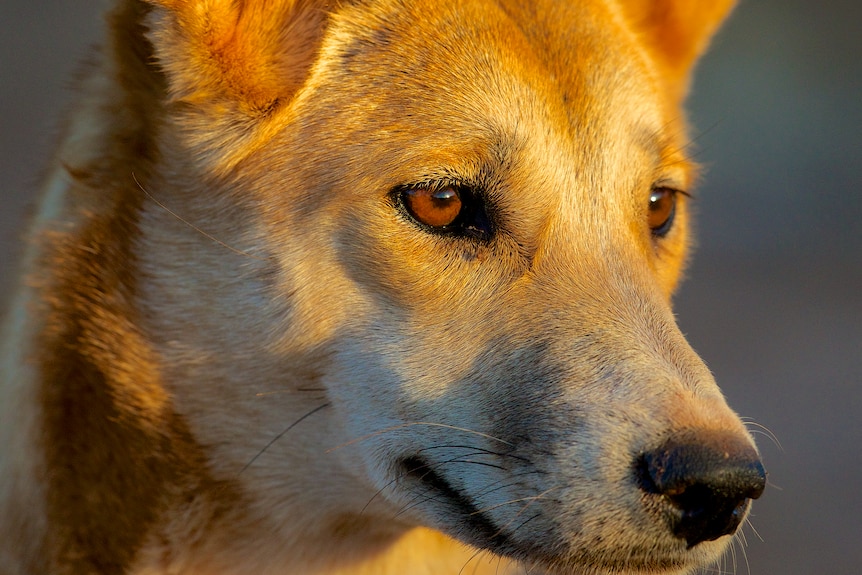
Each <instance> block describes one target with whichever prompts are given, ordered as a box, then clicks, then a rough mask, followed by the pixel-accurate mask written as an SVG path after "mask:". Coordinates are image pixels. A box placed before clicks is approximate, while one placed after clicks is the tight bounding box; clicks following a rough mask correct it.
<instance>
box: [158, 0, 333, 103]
mask: <svg viewBox="0 0 862 575" xmlns="http://www.w3.org/2000/svg"><path fill="white" fill-rule="evenodd" d="M150 3H151V4H153V5H154V6H155V10H153V13H152V14H151V16H150V18H149V21H148V24H149V27H150V39H151V41H152V44H153V47H154V51H155V57H156V59H157V61H158V63H159V64H160V66H161V67H162V69H163V70H164V71H165V73H166V75H167V77H168V82H169V89H170V95H171V98H172V99H173V100H174V101H182V102H185V103H189V104H193V105H196V106H203V107H206V105H207V104H214V105H217V106H219V107H221V106H224V105H229V106H231V107H234V106H235V107H238V108H240V109H241V110H243V111H245V112H247V113H250V114H253V115H260V114H266V113H268V112H270V111H272V110H273V109H274V108H276V107H278V105H279V103H281V102H284V101H287V100H289V99H290V98H291V97H292V96H293V95H294V94H295V92H296V91H297V90H298V89H299V88H300V87H301V86H302V84H303V82H304V81H305V78H306V76H307V74H308V71H309V69H310V67H311V65H312V63H313V61H314V58H315V55H316V53H317V48H318V46H319V44H320V39H321V37H322V35H323V30H324V27H325V25H326V21H327V17H328V16H327V15H328V10H327V9H328V2H326V1H323V0H321V1H315V0H265V1H264V0H261V1H242V0H150Z"/></svg>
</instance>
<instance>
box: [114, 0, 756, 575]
mask: <svg viewBox="0 0 862 575" xmlns="http://www.w3.org/2000/svg"><path fill="white" fill-rule="evenodd" d="M153 4H154V5H155V6H154V8H153V9H152V11H151V12H150V13H149V14H148V16H147V19H146V25H147V27H148V29H149V32H148V39H149V42H151V43H152V49H153V57H154V59H155V61H156V62H157V63H158V65H159V66H160V69H161V71H162V72H161V73H163V76H161V75H160V76H159V80H158V81H159V82H161V81H164V83H165V90H166V92H165V96H164V97H163V99H162V100H161V101H160V102H159V103H158V104H157V105H154V106H155V107H154V108H153V110H152V111H150V112H146V113H147V114H149V115H150V116H151V117H152V118H156V120H154V121H153V125H157V126H158V127H159V128H158V131H157V134H156V135H155V136H154V138H153V148H152V149H153V150H156V151H155V152H152V153H150V154H149V155H148V156H147V158H148V159H146V160H140V159H132V155H131V154H130V159H129V162H130V163H132V164H134V163H137V164H138V165H140V164H141V163H142V162H143V163H146V167H145V168H141V169H140V171H139V173H140V182H141V186H142V187H143V188H145V189H146V190H147V191H148V193H150V194H152V196H153V197H155V198H158V199H159V200H160V201H161V202H163V205H157V204H155V203H153V202H144V207H143V208H142V210H143V212H142V215H141V217H140V218H139V220H138V221H139V225H140V228H141V238H142V239H141V240H140V241H139V242H137V243H136V244H135V245H136V248H135V249H136V260H135V261H136V262H137V265H139V266H140V268H141V271H142V274H141V277H142V278H143V279H142V280H141V284H142V286H141V288H140V291H139V296H140V299H141V301H142V302H143V303H142V304H141V305H142V307H143V309H144V313H142V314H141V315H142V317H143V318H144V321H145V322H146V324H147V327H146V331H148V332H149V333H156V334H159V335H158V337H157V338H156V339H157V342H156V344H155V345H156V347H157V355H158V357H160V358H163V359H162V363H163V366H164V367H163V378H164V380H165V381H166V382H169V383H166V386H167V387H168V390H169V392H170V396H171V397H172V398H174V399H173V401H174V402H175V404H176V409H177V411H178V412H179V413H180V414H181V415H182V416H183V417H184V418H185V419H186V420H187V421H188V425H189V428H190V430H191V432H192V433H193V435H194V436H195V437H196V438H198V441H199V442H200V443H201V444H202V445H206V446H208V447H207V448H208V449H210V450H211V454H212V455H211V459H212V461H213V466H214V467H215V469H216V472H218V473H222V472H223V473H232V474H234V475H236V474H237V473H238V472H239V471H240V470H242V472H241V473H239V483H240V485H241V489H242V490H244V491H245V492H247V493H249V494H251V495H246V500H247V501H251V502H252V503H251V504H250V505H252V506H257V508H259V509H263V510H265V512H266V513H267V514H269V515H270V516H271V517H273V518H274V524H276V525H282V526H284V525H290V524H295V521H296V520H295V518H296V517H303V519H302V521H303V522H313V523H314V524H315V527H314V529H311V531H314V532H315V533H324V534H325V533H330V534H331V533H335V532H338V533H339V537H340V538H342V539H349V538H350V537H360V536H368V534H369V533H371V532H375V533H390V532H392V533H395V532H400V530H403V529H404V528H406V527H409V526H414V525H423V526H427V527H431V528H433V529H437V530H440V531H442V532H444V533H446V534H448V535H450V536H451V537H454V538H457V539H459V540H461V541H464V542H466V543H469V544H474V545H477V546H479V547H482V548H485V549H488V550H490V551H491V552H494V553H498V554H501V555H506V556H510V557H514V558H517V559H520V560H523V561H525V562H527V563H531V564H537V565H542V566H544V567H546V568H549V569H550V568H558V569H561V570H562V571H565V570H566V569H582V570H583V571H584V572H590V573H593V572H595V573H623V572H626V573H629V572H644V573H646V572H650V573H671V572H678V571H679V572H682V571H686V570H688V569H691V568H693V567H695V566H697V565H700V564H701V563H703V562H705V561H709V560H713V559H715V558H716V557H717V555H718V554H719V553H720V552H721V551H722V550H723V549H724V548H725V546H726V544H727V540H728V539H729V537H725V536H726V535H730V534H732V533H733V532H734V531H735V529H736V528H737V526H738V525H739V523H740V521H742V519H743V517H744V515H745V512H746V509H747V505H748V499H749V498H752V497H757V496H758V495H759V494H760V491H761V490H762V488H763V471H762V468H761V467H760V464H759V462H758V460H757V454H756V452H755V450H754V447H753V443H752V441H751V439H750V437H749V435H748V434H747V433H746V431H745V430H744V427H743V425H742V423H741V422H740V421H739V419H738V418H737V416H736V415H735V414H734V413H733V412H732V411H731V410H730V409H729V408H728V407H727V405H726V404H725V402H724V400H723V398H722V396H721V394H720V392H719V390H718V388H717V387H716V384H715V382H714V381H713V378H712V377H711V375H710V373H709V371H708V370H707V369H706V367H705V366H704V364H703V363H702V362H701V360H700V359H699V358H698V356H697V355H696V354H695V353H694V352H693V351H692V350H691V348H690V347H689V346H688V344H687V343H686V341H685V339H684V338H683V336H682V335H681V333H680V332H679V330H678V329H677V327H676V325H675V322H674V317H673V314H672V312H671V306H670V297H671V294H672V292H673V290H674V288H675V286H676V284H677V282H678V280H679V277H680V274H681V270H682V268H683V264H684V260H685V256H686V251H687V247H688V245H689V242H690V240H689V209H688V203H689V195H688V193H687V190H689V189H690V187H691V186H692V182H693V175H692V166H691V164H690V163H689V161H688V160H687V158H686V154H685V150H686V146H687V141H686V139H685V126H684V120H683V115H682V113H681V111H680V109H679V104H680V102H681V100H682V98H683V96H684V95H685V93H686V89H687V83H688V75H689V70H690V67H691V65H692V63H693V61H694V60H695V58H696V57H697V56H698V55H699V53H700V52H701V51H702V50H703V48H704V47H705V45H706V44H707V41H708V38H709V36H710V35H711V33H712V32H713V31H714V29H715V28H716V27H717V25H718V23H719V21H720V20H721V19H722V17H723V16H724V14H725V13H726V12H727V10H728V9H729V4H730V2H729V1H721V0H716V1H714V2H690V1H689V0H656V1H654V2H647V1H645V0H642V1H636V0H632V1H620V2H617V1H611V0H590V1H584V2H545V1H538V2H516V1H512V2H492V1H490V0H476V1H465V2H454V1H453V2H450V1H428V2H406V1H400V0H373V1H368V2H337V3H336V2H333V3H328V2H324V1H320V2H315V1H313V0H308V1H297V2H291V1H287V0H284V1H277V2H276V1H273V2H257V3H254V2H235V1H231V0H210V1H208V2H192V1H181V0H175V1H169V0H164V1H161V2H153ZM330 4H331V5H330ZM130 83H131V82H130ZM165 205H166V206H170V208H171V209H172V210H173V211H174V212H175V213H178V214H180V215H182V217H183V218H185V219H186V220H187V221H188V222H192V223H194V224H195V226H197V227H198V228H200V229H203V230H205V231H206V232H207V233H208V234H209V235H211V236H215V237H217V238H219V240H220V241H221V242H222V243H221V244H216V243H213V242H211V241H210V240H209V239H208V238H206V237H204V236H203V235H201V234H200V233H199V232H198V231H197V230H195V229H192V228H191V227H190V226H188V225H185V224H183V223H181V222H179V221H177V220H176V219H175V218H174V217H173V215H171V214H169V213H167V212H166V211H165V209H164V206H165ZM224 244H229V245H230V246H231V248H233V251H229V250H227V249H225V248H224ZM305 416H307V417H305ZM288 427H289V428H290V431H289V432H288V433H287V435H285V436H284V437H281V436H279V437H280V438H279V440H278V441H275V442H274V443H272V444H271V445H270V446H269V447H266V448H265V446H266V445H267V443H268V442H269V441H270V440H271V439H273V438H274V437H275V436H276V435H277V433H278V432H279V431H281V430H285V429H286V428H288ZM250 462H251V464H250V465H248V464H249V463H250ZM302 500H307V502H306V503H302ZM303 505H304V506H305V507H303ZM300 508H301V509H305V510H306V511H307V512H308V515H307V516H306V515H301V514H299V512H298V511H297V509H300ZM308 517H313V519H309V518H308ZM350 525H353V527H352V528H351V527H346V526H350ZM360 525H361V527H360ZM279 529H282V530H287V529H288V528H287V527H280V528H277V529H275V531H274V532H275V533H276V535H278V533H279ZM294 529H296V527H294ZM351 529H352V530H351ZM360 532H361V533H360ZM292 537H293V536H292ZM333 537H334V536H333Z"/></svg>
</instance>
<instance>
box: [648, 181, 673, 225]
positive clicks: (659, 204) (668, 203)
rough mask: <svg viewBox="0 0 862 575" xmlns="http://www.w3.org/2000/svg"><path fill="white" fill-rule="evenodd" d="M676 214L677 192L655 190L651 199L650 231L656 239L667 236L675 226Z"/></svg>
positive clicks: (668, 189) (651, 194)
mask: <svg viewBox="0 0 862 575" xmlns="http://www.w3.org/2000/svg"><path fill="white" fill-rule="evenodd" d="M675 212H676V190H673V189H671V188H653V190H652V192H651V193H650V197H649V214H648V216H647V221H648V222H649V227H650V231H651V232H652V234H653V235H654V236H656V237H662V236H664V235H666V234H667V233H668V232H669V231H670V228H671V226H672V225H673V217H674V214H675Z"/></svg>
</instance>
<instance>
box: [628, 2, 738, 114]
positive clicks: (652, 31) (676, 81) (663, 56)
mask: <svg viewBox="0 0 862 575" xmlns="http://www.w3.org/2000/svg"><path fill="white" fill-rule="evenodd" d="M620 3H621V4H622V6H623V11H624V13H625V14H626V16H627V18H628V20H629V22H630V24H631V25H632V28H633V29H634V30H635V31H636V32H638V33H639V34H640V35H641V37H642V39H643V40H644V43H645V45H646V47H647V49H648V50H649V51H650V53H651V54H652V56H653V58H654V60H655V61H656V63H657V64H658V65H659V67H660V69H661V71H662V72H663V74H664V76H665V77H666V78H667V79H668V80H669V83H670V85H669V86H668V87H669V88H670V89H671V91H672V92H673V94H672V95H673V97H674V98H675V99H676V100H679V99H682V98H683V97H685V94H686V92H687V91H688V81H689V76H690V72H691V68H692V67H693V66H694V63H695V61H696V60H697V58H698V57H699V56H700V55H701V54H702V53H703V52H704V50H706V48H707V46H708V45H709V40H710V39H711V38H712V35H713V34H714V33H715V31H716V30H717V29H718V27H719V25H720V24H721V22H722V21H723V20H724V19H725V17H727V15H728V14H729V13H730V11H731V9H732V8H733V5H734V4H735V3H736V0H621V2H620Z"/></svg>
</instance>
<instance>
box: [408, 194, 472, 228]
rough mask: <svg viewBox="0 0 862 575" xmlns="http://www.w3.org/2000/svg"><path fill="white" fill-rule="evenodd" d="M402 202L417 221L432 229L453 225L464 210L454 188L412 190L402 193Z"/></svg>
mask: <svg viewBox="0 0 862 575" xmlns="http://www.w3.org/2000/svg"><path fill="white" fill-rule="evenodd" d="M402 201H403V203H404V207H405V208H406V209H407V211H408V212H410V215H411V216H412V217H413V218H414V219H415V220H417V221H418V222H421V223H423V224H425V225H426V226H430V227H432V228H443V227H445V226H448V225H450V224H452V223H453V222H454V221H455V220H456V219H457V218H458V215H459V214H460V213H461V208H462V202H461V196H460V195H459V194H458V191H457V190H456V189H455V188H452V187H446V188H442V189H433V188H411V189H408V190H404V191H403V192H402Z"/></svg>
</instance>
